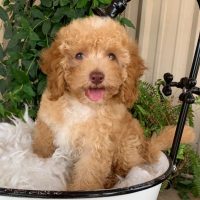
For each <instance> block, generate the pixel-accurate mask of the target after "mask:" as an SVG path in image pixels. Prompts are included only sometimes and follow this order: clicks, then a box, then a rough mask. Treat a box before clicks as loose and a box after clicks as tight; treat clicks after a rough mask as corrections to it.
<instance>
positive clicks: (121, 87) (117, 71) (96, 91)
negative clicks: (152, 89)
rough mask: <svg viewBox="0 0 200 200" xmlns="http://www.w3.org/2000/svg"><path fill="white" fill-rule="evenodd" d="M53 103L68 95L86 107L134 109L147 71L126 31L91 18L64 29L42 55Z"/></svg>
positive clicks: (118, 25) (109, 22)
mask: <svg viewBox="0 0 200 200" xmlns="http://www.w3.org/2000/svg"><path fill="white" fill-rule="evenodd" d="M41 60H42V62H41V67H42V70H43V71H44V72H45V73H46V74H47V76H48V88H49V90H50V93H51V98H52V100H55V99H57V98H59V97H60V96H62V95H63V94H64V93H65V92H67V93H69V94H70V95H73V96H75V97H76V98H78V99H79V100H80V101H81V102H83V103H95V104H103V103H106V102H109V101H110V100H116V101H122V102H124V103H125V104H127V106H128V105H130V104H131V103H132V102H133V101H134V100H135V98H136V97H137V89H136V88H137V80H138V78H139V77H140V76H141V75H142V72H143V70H144V66H143V62H142V60H141V59H140V57H139V56H138V53H137V48H136V46H135V44H134V43H133V42H132V41H131V40H130V39H129V38H128V35H127V33H126V31H125V30H124V27H122V26H121V25H120V24H118V22H115V21H113V20H112V19H109V18H100V17H89V18H85V19H79V20H75V21H73V22H72V23H71V24H70V25H68V26H66V27H64V28H62V29H61V30H60V31H59V32H58V34H57V37H56V39H55V41H54V42H53V44H52V46H51V47H50V48H49V49H47V50H45V51H44V52H43V54H42V59H41Z"/></svg>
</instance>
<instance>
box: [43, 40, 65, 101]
mask: <svg viewBox="0 0 200 200" xmlns="http://www.w3.org/2000/svg"><path fill="white" fill-rule="evenodd" d="M60 60H61V54H60V51H59V48H58V43H57V42H56V41H54V42H53V43H52V45H51V47H49V48H47V49H45V50H43V51H42V54H41V61H40V67H41V69H42V71H43V72H44V73H45V74H46V75H47V81H48V82H47V88H48V90H49V92H50V97H49V98H50V99H51V100H57V99H58V98H59V97H60V96H62V95H63V93H64V89H65V81H64V71H63V67H62V66H61V64H60Z"/></svg>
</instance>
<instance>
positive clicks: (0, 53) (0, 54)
mask: <svg viewBox="0 0 200 200" xmlns="http://www.w3.org/2000/svg"><path fill="white" fill-rule="evenodd" d="M3 54H4V53H3V47H2V46H1V44H0V60H3V57H4V55H3Z"/></svg>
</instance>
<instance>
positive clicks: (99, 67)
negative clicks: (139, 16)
mask: <svg viewBox="0 0 200 200" xmlns="http://www.w3.org/2000/svg"><path fill="white" fill-rule="evenodd" d="M79 52H81V53H82V54H83V57H81V58H80V59H79V58H77V57H76V55H77V53H79ZM110 53H111V54H112V57H110ZM113 55H115V56H114V57H113ZM41 69H42V71H43V72H44V73H45V74H47V78H48V85H47V88H46V90H45V92H44V94H43V96H42V100H41V103H40V109H39V111H38V116H37V123H36V129H35V134H34V141H33V148H34V151H35V153H37V154H38V155H39V156H41V157H49V156H51V155H52V154H53V152H54V150H55V148H58V147H59V148H63V149H64V150H65V151H72V152H73V156H72V158H73V160H74V166H73V169H72V174H71V184H70V190H94V189H100V188H110V187H111V186H113V185H114V184H115V182H116V177H117V176H116V175H119V176H122V177H124V176H125V175H126V174H127V172H128V171H129V170H130V169H131V168H132V167H133V166H136V165H139V164H145V163H153V162H155V161H156V160H157V159H158V156H159V152H160V150H163V149H166V148H168V147H170V145H171V143H172V138H173V134H174V131H175V127H167V128H166V129H165V130H164V131H163V134H161V135H160V136H158V137H153V138H152V139H150V140H146V139H145V138H144V134H143V130H142V128H141V126H140V124H139V122H138V121H137V120H136V119H133V118H132V116H131V114H130V113H129V112H128V111H127V108H129V107H130V106H131V105H132V104H133V103H134V102H135V101H136V99H137V84H138V80H139V78H140V77H141V75H142V74H143V71H144V70H145V66H144V64H143V60H142V59H141V58H140V56H139V54H138V49H137V46H136V44H135V42H134V41H132V40H131V39H130V38H129V37H128V35H127V32H126V31H125V29H124V27H123V26H121V25H120V24H119V23H118V22H116V21H114V20H112V19H110V18H100V17H89V18H85V19H77V20H74V21H73V22H72V23H71V24H69V25H68V26H66V27H63V28H62V29H61V30H60V31H59V32H58V34H57V36H56V38H55V41H54V42H53V43H52V45H51V47H49V48H48V49H45V50H44V51H43V52H42V55H41ZM94 71H95V72H101V73H103V74H104V76H105V78H104V80H103V81H102V82H101V83H100V84H98V85H95V84H93V83H92V81H91V80H90V74H91V72H94ZM91 88H92V89H95V90H96V91H99V89H102V91H103V96H102V97H101V98H98V100H97V101H93V100H91V98H90V97H88V95H87V91H88V90H91ZM98 95H100V94H99V93H98ZM184 135H185V136H184V137H183V142H191V141H193V138H194V134H193V130H192V129H190V128H189V127H187V128H186V130H185V133H184Z"/></svg>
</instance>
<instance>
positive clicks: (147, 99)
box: [131, 80, 200, 200]
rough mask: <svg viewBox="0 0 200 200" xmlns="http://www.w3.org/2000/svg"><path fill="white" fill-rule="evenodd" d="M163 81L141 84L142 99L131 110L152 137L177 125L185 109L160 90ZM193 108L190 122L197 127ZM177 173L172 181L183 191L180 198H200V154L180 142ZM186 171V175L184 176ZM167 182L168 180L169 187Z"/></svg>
mask: <svg viewBox="0 0 200 200" xmlns="http://www.w3.org/2000/svg"><path fill="white" fill-rule="evenodd" d="M161 85H162V81H160V80H159V81H157V83H156V84H155V85H151V84H149V83H146V82H140V84H139V91H140V93H139V99H138V101H137V102H136V103H135V105H134V107H133V108H132V109H131V112H132V114H133V116H134V117H136V118H137V119H138V120H139V121H140V123H141V125H142V126H143V128H144V130H145V136H146V137H151V136H152V134H153V133H158V132H159V131H160V130H161V129H162V128H163V127H165V126H167V125H175V124H177V120H178V116H179V113H180V109H181V104H180V103H178V104H177V103H176V104H174V103H173V98H166V97H165V96H163V95H162V93H161V92H160V86H161ZM195 103H196V104H197V105H200V97H196V102H195ZM193 117H194V115H193V110H192V108H190V109H189V113H188V116H187V122H188V123H189V125H191V126H193ZM177 160H178V165H177V168H178V170H177V173H176V174H175V175H173V176H171V178H170V179H171V180H170V181H171V182H173V185H175V188H176V189H177V190H178V191H179V194H180V197H181V198H182V199H183V200H184V199H185V200H189V199H190V193H191V192H192V194H193V195H194V196H195V197H200V157H199V155H198V154H197V153H196V152H195V151H194V150H193V149H192V148H191V146H189V145H180V148H179V151H178V156H177ZM182 174H186V176H182ZM188 177H192V178H191V179H190V178H188ZM167 182H168V181H166V182H165V183H164V185H165V186H167Z"/></svg>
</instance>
